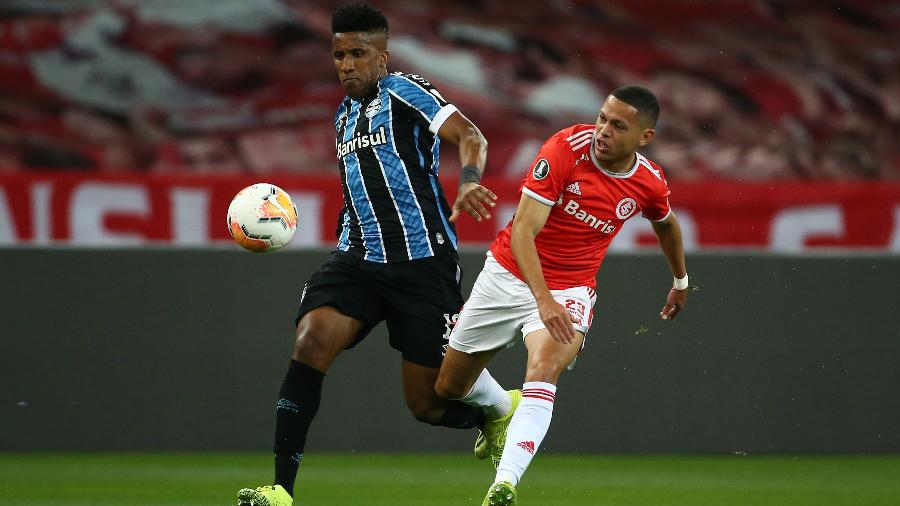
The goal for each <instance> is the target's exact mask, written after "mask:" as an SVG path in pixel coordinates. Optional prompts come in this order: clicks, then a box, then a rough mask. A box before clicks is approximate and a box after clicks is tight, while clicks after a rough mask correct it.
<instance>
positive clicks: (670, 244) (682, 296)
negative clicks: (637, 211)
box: [650, 212, 688, 320]
mask: <svg viewBox="0 0 900 506" xmlns="http://www.w3.org/2000/svg"><path fill="white" fill-rule="evenodd" d="M650 223H651V224H652V225H653V231H654V232H655V233H656V238H657V239H658V240H659V247H660V248H661V249H662V252H663V255H665V257H666V262H667V263H668V264H669V269H671V271H672V275H673V276H675V279H674V282H673V286H672V289H670V290H669V295H668V296H667V297H666V305H665V306H663V308H662V311H660V312H659V317H660V318H661V319H663V320H674V319H675V315H677V314H678V313H679V312H680V311H681V310H682V309H684V305H685V303H686V302H687V295H688V289H687V288H688V276H687V266H686V265H685V261H684V244H683V242H682V240H681V225H679V223H678V218H676V217H675V213H674V212H669V214H668V216H666V217H665V218H664V219H662V220H659V221H651V222H650Z"/></svg>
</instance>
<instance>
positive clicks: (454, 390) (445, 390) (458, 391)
mask: <svg viewBox="0 0 900 506" xmlns="http://www.w3.org/2000/svg"><path fill="white" fill-rule="evenodd" d="M434 393H436V394H437V395H438V396H439V397H442V398H444V399H453V400H456V399H462V398H463V397H465V396H466V394H467V393H468V390H467V389H465V388H463V386H462V385H459V384H457V383H454V382H453V381H450V380H448V379H447V377H446V376H444V375H440V376H438V379H437V381H435V382H434Z"/></svg>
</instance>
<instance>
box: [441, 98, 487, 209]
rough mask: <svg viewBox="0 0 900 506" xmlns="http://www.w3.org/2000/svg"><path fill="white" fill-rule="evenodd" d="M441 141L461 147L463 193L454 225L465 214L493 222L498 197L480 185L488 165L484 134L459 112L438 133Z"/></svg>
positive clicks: (457, 202) (461, 189) (456, 202)
mask: <svg viewBox="0 0 900 506" xmlns="http://www.w3.org/2000/svg"><path fill="white" fill-rule="evenodd" d="M438 135H439V136H440V138H441V140H443V141H447V142H450V143H453V144H456V145H457V146H459V161H460V165H461V167H462V168H461V169H460V171H459V191H458V192H457V196H456V201H454V202H453V213H452V214H451V215H450V221H451V222H452V221H456V220H457V219H458V218H459V215H460V213H461V212H466V213H469V214H470V215H472V217H473V218H475V220H476V221H481V220H482V219H490V217H491V212H490V209H489V208H491V207H494V206H496V205H497V204H496V201H497V196H496V195H494V192H492V191H491V190H489V189H487V188H485V187H484V186H482V185H481V184H480V182H481V175H482V174H483V173H484V166H485V163H486V161H487V145H488V142H487V139H485V138H484V135H482V134H481V130H479V129H478V127H477V126H475V124H474V123H472V122H471V121H469V118H466V117H465V116H463V115H462V113H460V112H459V111H456V112H454V113H453V114H451V115H450V117H449V118H447V120H446V121H444V124H443V125H441V129H440V130H439V131H438Z"/></svg>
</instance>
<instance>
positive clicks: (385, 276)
mask: <svg viewBox="0 0 900 506" xmlns="http://www.w3.org/2000/svg"><path fill="white" fill-rule="evenodd" d="M461 279H462V269H461V268H460V267H459V258H458V256H457V255H456V252H454V251H449V252H440V253H438V254H437V255H436V256H433V257H429V258H422V259H419V260H411V261H406V262H396V263H384V264H383V263H376V262H369V261H366V260H363V259H361V258H359V257H356V256H354V255H351V254H349V253H345V252H343V251H335V252H333V253H332V254H331V257H329V259H328V261H326V262H325V263H324V264H323V265H322V267H320V268H319V270H317V271H316V272H314V273H313V275H312V276H311V277H310V278H309V281H308V282H307V283H306V286H304V288H303V295H301V298H300V309H299V311H298V312H297V318H296V320H295V321H294V323H295V324H296V323H298V322H299V321H300V319H301V318H302V317H303V315H305V314H306V313H308V312H309V311H311V310H313V309H315V308H317V307H321V306H332V307H334V308H336V309H337V310H338V311H340V312H341V313H343V314H345V315H347V316H349V317H351V318H354V319H357V320H359V321H361V322H362V323H363V329H362V330H361V331H360V333H359V335H358V336H357V337H356V340H355V341H354V342H353V343H352V344H351V345H350V346H348V348H352V347H353V346H355V345H356V344H357V343H359V342H360V341H362V340H363V338H365V337H366V336H367V335H368V334H369V332H370V331H371V330H372V328H373V327H375V325H378V324H379V323H381V322H382V321H387V326H388V333H389V334H390V343H391V347H392V348H394V349H396V350H399V351H400V352H401V353H402V354H403V359H404V360H406V361H409V362H412V363H414V364H418V365H422V366H425V367H433V368H435V369H437V368H439V367H440V366H441V361H442V360H443V358H444V351H445V350H446V345H447V343H448V339H449V338H450V331H451V330H452V329H453V325H454V324H455V323H456V320H457V319H458V318H459V310H460V308H462V305H463V298H462V292H461V285H460V281H461Z"/></svg>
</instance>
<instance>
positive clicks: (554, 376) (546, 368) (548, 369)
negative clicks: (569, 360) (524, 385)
mask: <svg viewBox="0 0 900 506" xmlns="http://www.w3.org/2000/svg"><path fill="white" fill-rule="evenodd" d="M564 369H565V365H563V364H561V363H560V362H559V361H558V360H554V359H552V358H546V359H539V360H535V361H532V362H530V363H529V364H528V371H527V372H526V373H525V380H526V381H543V382H545V383H554V384H555V383H556V382H557V380H559V376H560V375H561V374H562V372H563V370H564Z"/></svg>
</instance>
